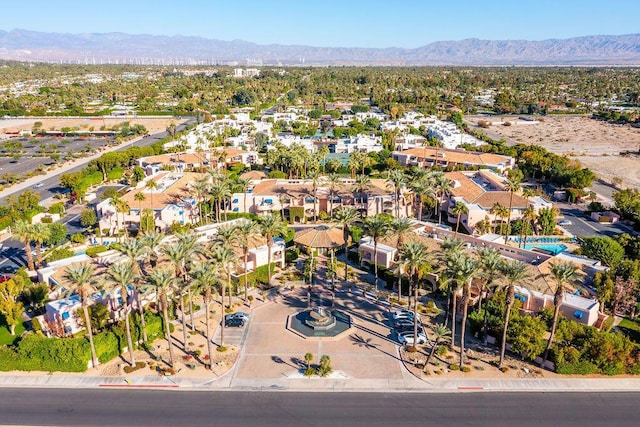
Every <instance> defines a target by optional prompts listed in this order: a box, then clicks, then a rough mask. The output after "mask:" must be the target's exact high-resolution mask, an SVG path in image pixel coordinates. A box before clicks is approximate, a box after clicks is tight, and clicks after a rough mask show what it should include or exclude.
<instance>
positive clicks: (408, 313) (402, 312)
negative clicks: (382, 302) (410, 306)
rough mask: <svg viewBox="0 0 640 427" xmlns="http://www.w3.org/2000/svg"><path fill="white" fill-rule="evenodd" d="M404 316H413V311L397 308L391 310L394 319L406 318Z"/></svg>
mask: <svg viewBox="0 0 640 427" xmlns="http://www.w3.org/2000/svg"><path fill="white" fill-rule="evenodd" d="M406 317H413V312H411V311H409V310H398V311H394V312H393V318H394V319H400V318H406Z"/></svg>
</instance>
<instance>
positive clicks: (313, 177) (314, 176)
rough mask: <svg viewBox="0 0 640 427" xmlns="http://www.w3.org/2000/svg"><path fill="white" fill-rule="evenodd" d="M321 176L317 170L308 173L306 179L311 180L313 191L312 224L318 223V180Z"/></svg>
mask: <svg viewBox="0 0 640 427" xmlns="http://www.w3.org/2000/svg"><path fill="white" fill-rule="evenodd" d="M321 176H322V174H321V172H320V170H319V169H312V170H310V171H309V174H308V175H307V178H309V179H310V180H311V188H312V191H313V222H317V221H318V180H319V179H320V177H321Z"/></svg>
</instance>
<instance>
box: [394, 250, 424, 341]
mask: <svg viewBox="0 0 640 427" xmlns="http://www.w3.org/2000/svg"><path fill="white" fill-rule="evenodd" d="M400 263H401V264H402V265H403V266H404V267H405V268H406V269H407V274H408V276H409V287H410V288H411V289H413V293H414V303H413V316H414V319H415V321H414V322H413V343H414V345H415V344H416V343H417V342H418V322H417V319H418V279H420V273H421V272H423V271H424V270H425V267H427V266H428V263H429V254H428V253H427V248H426V247H425V246H424V245H423V244H422V243H418V242H407V243H405V244H403V245H402V247H401V248H400Z"/></svg>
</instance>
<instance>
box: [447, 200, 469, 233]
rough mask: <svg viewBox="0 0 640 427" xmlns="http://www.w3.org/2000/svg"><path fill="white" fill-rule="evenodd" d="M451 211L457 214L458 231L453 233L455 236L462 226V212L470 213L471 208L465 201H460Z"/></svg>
mask: <svg viewBox="0 0 640 427" xmlns="http://www.w3.org/2000/svg"><path fill="white" fill-rule="evenodd" d="M451 213H453V214H454V215H455V216H456V232H455V233H454V234H453V236H454V237H456V236H457V235H458V228H459V227H460V217H461V216H462V214H468V213H469V208H468V207H467V205H466V204H464V203H463V202H460V201H458V202H456V204H455V205H453V207H452V208H451Z"/></svg>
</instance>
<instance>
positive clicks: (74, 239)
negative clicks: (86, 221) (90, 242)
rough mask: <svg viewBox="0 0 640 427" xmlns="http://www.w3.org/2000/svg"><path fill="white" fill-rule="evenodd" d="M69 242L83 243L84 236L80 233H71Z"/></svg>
mask: <svg viewBox="0 0 640 427" xmlns="http://www.w3.org/2000/svg"><path fill="white" fill-rule="evenodd" d="M71 241H72V242H73V243H84V241H85V237H84V234H82V233H73V234H72V235H71Z"/></svg>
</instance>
